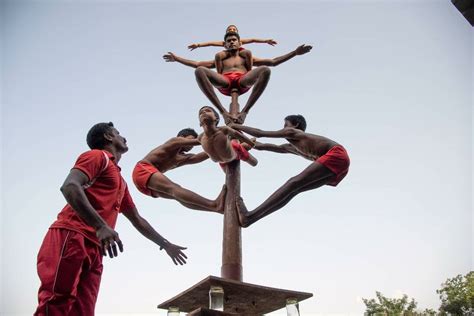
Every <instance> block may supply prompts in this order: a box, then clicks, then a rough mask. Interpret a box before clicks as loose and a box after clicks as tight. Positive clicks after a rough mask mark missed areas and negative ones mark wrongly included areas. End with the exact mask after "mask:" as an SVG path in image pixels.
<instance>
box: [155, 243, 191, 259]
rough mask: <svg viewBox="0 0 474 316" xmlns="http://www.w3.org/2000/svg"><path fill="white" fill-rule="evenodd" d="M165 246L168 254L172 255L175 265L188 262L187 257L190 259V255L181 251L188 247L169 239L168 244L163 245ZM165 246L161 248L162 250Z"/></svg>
mask: <svg viewBox="0 0 474 316" xmlns="http://www.w3.org/2000/svg"><path fill="white" fill-rule="evenodd" d="M163 248H164V249H165V251H166V253H167V254H168V256H170V258H171V259H172V260H173V263H174V264H175V265H178V263H179V264H180V265H183V264H186V259H188V257H186V255H185V254H184V253H183V252H182V251H181V250H184V249H186V247H181V246H178V245H174V244H172V243H170V242H169V241H167V244H166V245H165V246H163ZM163 248H160V250H161V249H163Z"/></svg>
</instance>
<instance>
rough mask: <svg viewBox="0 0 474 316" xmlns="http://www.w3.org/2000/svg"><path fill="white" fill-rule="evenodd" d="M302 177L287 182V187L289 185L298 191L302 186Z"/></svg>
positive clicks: (295, 177)
mask: <svg viewBox="0 0 474 316" xmlns="http://www.w3.org/2000/svg"><path fill="white" fill-rule="evenodd" d="M301 180H302V179H301V177H299V176H294V177H292V178H290V179H288V181H287V182H286V183H287V185H289V186H290V187H291V188H293V189H296V188H299V187H300V186H301V185H302V181H301Z"/></svg>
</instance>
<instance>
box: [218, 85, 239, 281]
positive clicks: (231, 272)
mask: <svg viewBox="0 0 474 316" xmlns="http://www.w3.org/2000/svg"><path fill="white" fill-rule="evenodd" d="M238 96H239V94H238V91H237V89H233V90H232V92H231V97H232V102H231V104H230V110H229V112H230V114H231V115H237V114H238V113H239V104H238V102H237V98H238ZM225 182H226V185H227V195H226V200H225V206H224V225H223V226H224V237H223V238H222V267H221V277H223V278H226V279H231V280H235V281H243V276H242V236H241V227H240V224H239V218H238V217H237V208H236V199H237V197H239V196H240V161H239V160H235V161H232V162H230V163H228V164H227V170H226V179H225Z"/></svg>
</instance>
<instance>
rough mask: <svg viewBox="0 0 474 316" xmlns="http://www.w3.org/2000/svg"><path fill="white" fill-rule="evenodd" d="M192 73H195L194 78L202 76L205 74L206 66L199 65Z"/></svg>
mask: <svg viewBox="0 0 474 316" xmlns="http://www.w3.org/2000/svg"><path fill="white" fill-rule="evenodd" d="M194 74H195V75H196V78H202V77H203V76H205V75H206V67H203V66H199V67H197V68H196V70H194Z"/></svg>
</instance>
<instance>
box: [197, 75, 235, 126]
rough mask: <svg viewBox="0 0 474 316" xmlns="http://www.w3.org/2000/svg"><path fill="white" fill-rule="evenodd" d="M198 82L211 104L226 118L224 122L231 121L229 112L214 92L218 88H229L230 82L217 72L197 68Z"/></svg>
mask: <svg viewBox="0 0 474 316" xmlns="http://www.w3.org/2000/svg"><path fill="white" fill-rule="evenodd" d="M195 75H196V81H197V83H198V86H199V88H200V89H201V91H202V92H203V93H204V95H205V96H206V97H207V98H208V99H209V101H211V103H212V104H213V105H214V106H215V107H216V108H217V109H218V110H219V112H221V114H222V115H223V116H224V120H225V121H226V122H227V121H229V118H230V115H229V111H227V110H226V109H225V108H224V107H223V106H222V104H221V101H219V98H218V97H217V94H216V92H215V91H214V87H216V88H227V87H228V86H229V81H227V79H226V78H225V77H224V76H222V75H221V74H218V73H217V72H215V71H212V70H210V69H209V68H206V67H197V68H196V71H195Z"/></svg>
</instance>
